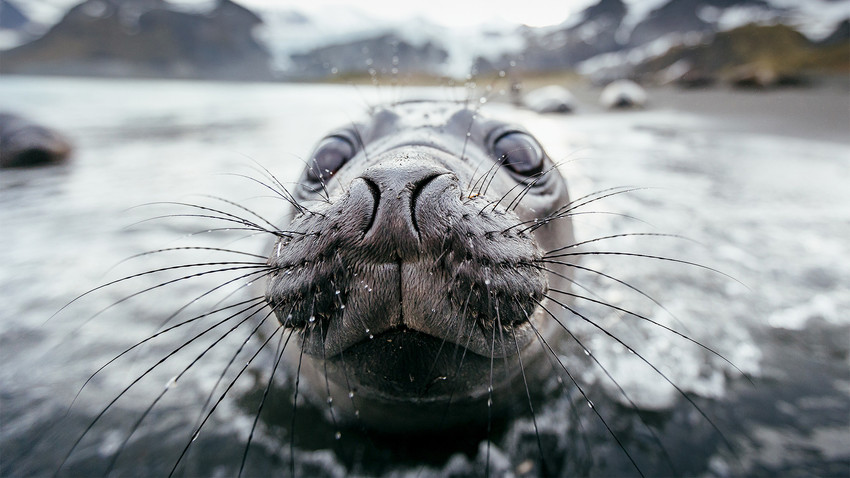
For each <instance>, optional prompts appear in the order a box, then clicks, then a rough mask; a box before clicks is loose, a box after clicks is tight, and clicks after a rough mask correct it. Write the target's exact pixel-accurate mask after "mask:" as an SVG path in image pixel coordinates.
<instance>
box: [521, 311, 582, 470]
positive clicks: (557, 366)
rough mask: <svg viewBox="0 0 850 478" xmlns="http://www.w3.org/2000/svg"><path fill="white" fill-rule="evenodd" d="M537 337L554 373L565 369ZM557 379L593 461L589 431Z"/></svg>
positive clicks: (562, 383) (557, 377) (565, 388)
mask: <svg viewBox="0 0 850 478" xmlns="http://www.w3.org/2000/svg"><path fill="white" fill-rule="evenodd" d="M541 308H543V309H545V307H543V306H542V305H541ZM546 312H547V314H549V313H550V312H549V311H548V310H547V311H546ZM523 314H526V316H528V315H527V314H528V313H527V312H525V311H523ZM532 327H533V326H532ZM536 335H538V336H537V337H536V338H537V343H538V344H540V348H541V349H542V350H543V352H544V356H545V357H546V358H547V359H548V360H549V365H550V367H551V369H552V372H554V373H558V370H559V369H560V368H563V367H564V364H563V362H561V358H560V357H559V356H558V354H557V353H554V352H553V351H552V350H551V349H548V348H547V345H548V343H547V342H546V341H545V340H540V338H541V337H539V334H536ZM555 379H556V381H557V383H558V384H559V385H561V387H562V388H563V389H564V394H565V396H566V397H568V399H567V400H566V401H567V404H568V406H569V408H570V412H571V413H572V416H573V419H574V420H575V422H576V424H577V425H578V428H579V432H580V433H579V436H580V437H581V440H582V445H584V451H585V453H586V454H587V456H589V457H591V460H592V459H593V458H592V457H593V454H592V453H591V448H592V447H591V446H590V441H589V440H588V431H587V430H586V429H585V427H584V424H583V423H582V421H581V419H580V413H579V410H578V408H577V407H576V405H575V403H573V402H574V401H573V400H572V398H571V394H570V393H569V390H568V389H567V385H566V383H564V379H563V377H562V376H561V375H560V374H558V375H556V377H555Z"/></svg>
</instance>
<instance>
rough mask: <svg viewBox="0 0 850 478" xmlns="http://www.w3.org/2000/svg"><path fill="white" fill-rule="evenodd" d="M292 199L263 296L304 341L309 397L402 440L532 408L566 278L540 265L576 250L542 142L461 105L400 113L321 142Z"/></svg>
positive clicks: (400, 109) (389, 112)
mask: <svg viewBox="0 0 850 478" xmlns="http://www.w3.org/2000/svg"><path fill="white" fill-rule="evenodd" d="M294 196H295V198H294V199H295V202H296V203H297V204H296V205H295V206H293V211H292V214H291V215H290V216H289V217H290V220H289V224H288V225H287V226H285V227H284V228H283V229H285V230H284V231H283V232H282V233H281V238H280V239H279V240H278V242H277V243H276V244H275V245H274V247H273V250H272V252H271V254H270V258H269V264H270V265H271V266H272V267H273V268H274V269H275V272H274V275H273V276H272V278H271V280H270V281H269V284H268V289H267V292H266V299H267V301H268V303H269V304H271V306H272V308H273V309H274V312H275V314H276V315H277V317H278V319H279V321H280V322H281V324H282V325H283V326H284V327H288V328H293V329H295V330H296V331H297V332H298V337H299V338H298V339H297V344H296V345H298V346H300V348H297V349H296V348H295V347H290V348H289V349H288V350H290V356H289V360H288V362H289V363H290V364H291V365H292V368H293V370H294V371H297V373H299V375H300V383H301V384H305V385H306V391H307V393H308V395H311V396H313V397H315V398H318V399H321V400H322V401H323V402H324V401H325V400H327V399H331V400H332V403H333V406H334V408H335V409H336V411H337V412H338V413H337V414H338V416H337V418H339V415H341V416H343V417H346V416H347V417H349V418H351V419H354V418H355V417H357V420H358V422H359V423H360V424H362V425H365V426H367V427H371V428H376V429H380V430H383V431H405V432H407V431H414V430H419V431H427V430H436V429H440V428H446V427H451V426H455V425H459V424H462V423H466V422H473V421H482V420H486V419H487V417H488V415H490V416H492V414H493V413H495V412H498V411H503V410H506V409H508V408H511V407H513V406H516V405H517V404H520V405H521V404H523V403H525V402H524V399H525V393H526V389H525V385H526V382H528V381H531V380H535V377H536V374H535V370H537V369H540V368H542V367H540V365H542V364H544V363H546V357H545V355H546V354H547V353H549V352H547V350H546V347H545V346H544V345H543V341H544V340H546V341H548V340H549V339H551V338H552V337H553V336H554V334H556V333H557V331H558V330H559V328H560V326H559V325H558V324H557V323H553V322H555V321H554V320H553V318H552V317H550V316H549V315H547V313H546V311H545V310H544V309H543V307H544V306H545V305H546V302H547V299H546V298H545V294H546V292H547V290H548V289H549V287H552V286H558V287H559V288H563V289H566V288H568V286H567V285H566V284H564V282H566V281H568V280H569V272H568V271H567V270H565V269H564V268H562V269H559V268H558V267H559V266H554V267H552V266H549V267H548V268H545V267H542V266H541V264H540V263H539V262H538V261H539V260H540V258H541V257H542V255H543V254H544V253H545V251H547V250H552V249H555V248H557V247H563V246H564V245H568V244H572V243H573V233H572V229H571V225H570V223H569V221H568V220H567V219H561V220H552V221H547V220H546V218H548V217H550V215H551V214H552V213H553V212H554V211H556V210H558V208H559V207H561V206H563V205H564V204H567V203H568V202H569V200H568V196H567V189H566V185H565V182H564V180H563V178H562V177H561V176H560V174H559V173H558V171H557V170H556V168H555V167H554V164H553V163H552V161H551V160H550V159H549V158H548V157H547V156H546V154H545V152H544V151H543V148H542V147H541V146H540V144H539V143H538V142H537V140H536V139H535V138H534V137H532V136H531V135H530V134H529V133H527V132H526V131H524V130H523V129H522V128H520V127H518V126H515V125H511V124H507V123H504V122H500V121H495V120H490V119H486V118H484V117H483V116H481V115H480V114H478V113H477V112H476V111H473V110H470V109H467V108H465V107H464V106H463V105H462V104H455V103H434V102H406V103H401V104H396V105H393V106H390V107H384V108H381V109H378V110H375V111H374V112H373V113H372V115H371V116H370V117H369V118H368V120H367V121H365V122H362V123H356V124H352V125H351V126H349V127H345V128H343V129H340V130H338V131H335V132H333V133H331V134H330V135H328V136H327V137H326V138H324V139H323V140H322V141H321V142H320V143H319V145H318V146H317V148H316V150H315V152H314V153H313V155H312V158H311V162H310V164H309V166H308V168H307V169H306V170H305V171H304V173H303V174H302V176H301V180H300V183H299V185H298V188H297V192H295V193H294ZM542 221H546V224H542ZM550 309H552V308H551V307H550ZM295 341H296V340H295V339H293V342H295ZM294 349H295V350H294ZM293 350H294V351H293ZM302 388H304V387H303V385H302ZM447 411H448V413H446V412H447Z"/></svg>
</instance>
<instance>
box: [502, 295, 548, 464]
mask: <svg viewBox="0 0 850 478" xmlns="http://www.w3.org/2000/svg"><path fill="white" fill-rule="evenodd" d="M514 301H515V302H516V303H517V305H518V306H519V309H520V310H522V312H523V314H525V319H526V320H527V321H529V322H531V317H529V315H528V312H527V311H526V310H525V309H524V308H523V307H522V304H521V303H520V302H519V301H518V300H517V299H516V298H514ZM511 337H512V338H513V343H514V350H515V351H516V356H517V361H518V362H519V371H520V374H521V375H522V385H523V387H524V388H525V398H526V400H527V402H528V412H529V413H530V414H531V423H532V425H534V436H535V438H536V439H537V451H538V452H539V453H540V471H541V475H542V476H548V475H549V474H550V473H549V467H548V466H547V465H546V454H545V453H543V443H542V442H541V441H540V429H539V428H538V427H537V416H536V415H535V413H534V403H532V400H531V390H530V389H529V388H528V379H527V378H526V376H525V367H524V366H523V364H522V353H520V350H519V340H518V339H517V336H516V331H515V330H514V329H511Z"/></svg>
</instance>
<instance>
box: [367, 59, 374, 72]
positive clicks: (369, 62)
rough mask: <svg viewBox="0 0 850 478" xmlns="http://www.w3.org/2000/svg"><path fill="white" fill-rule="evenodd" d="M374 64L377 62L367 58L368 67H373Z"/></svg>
mask: <svg viewBox="0 0 850 478" xmlns="http://www.w3.org/2000/svg"><path fill="white" fill-rule="evenodd" d="M374 62H375V60H373V59H371V58H366V66H372V63H374ZM370 71H371V70H370Z"/></svg>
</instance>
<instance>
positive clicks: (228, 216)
mask: <svg viewBox="0 0 850 478" xmlns="http://www.w3.org/2000/svg"><path fill="white" fill-rule="evenodd" d="M143 206H181V207H186V208H189V209H197V210H199V211H206V212H210V213H214V214H219V216H216V215H213V214H207V215H205V214H198V215H194V214H170V215H163V216H155V217H152V218H148V219H145V220H142V221H139V222H136V223H134V224H131V225H130V226H128V227H133V226H136V225H138V224H142V223H144V222H147V221H153V220H157V219H164V218H170V217H200V218H204V219H216V220H219V221H225V222H233V223H236V224H240V225H243V226H246V227H249V228H253V229H256V230H257V231H263V232H268V233H269V234H274V233H275V232H277V228H276V227H274V225H272V228H271V229H267V228H265V227H263V226H260V225H259V224H257V223H256V222H254V221H250V220H248V219H246V218H244V217H241V216H238V215H236V214H232V213H229V212H227V211H222V210H221V209H216V208H213V207H209V206H203V205H200V204H194V203H187V202H179V201H158V202H151V203H147V204H143Z"/></svg>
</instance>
